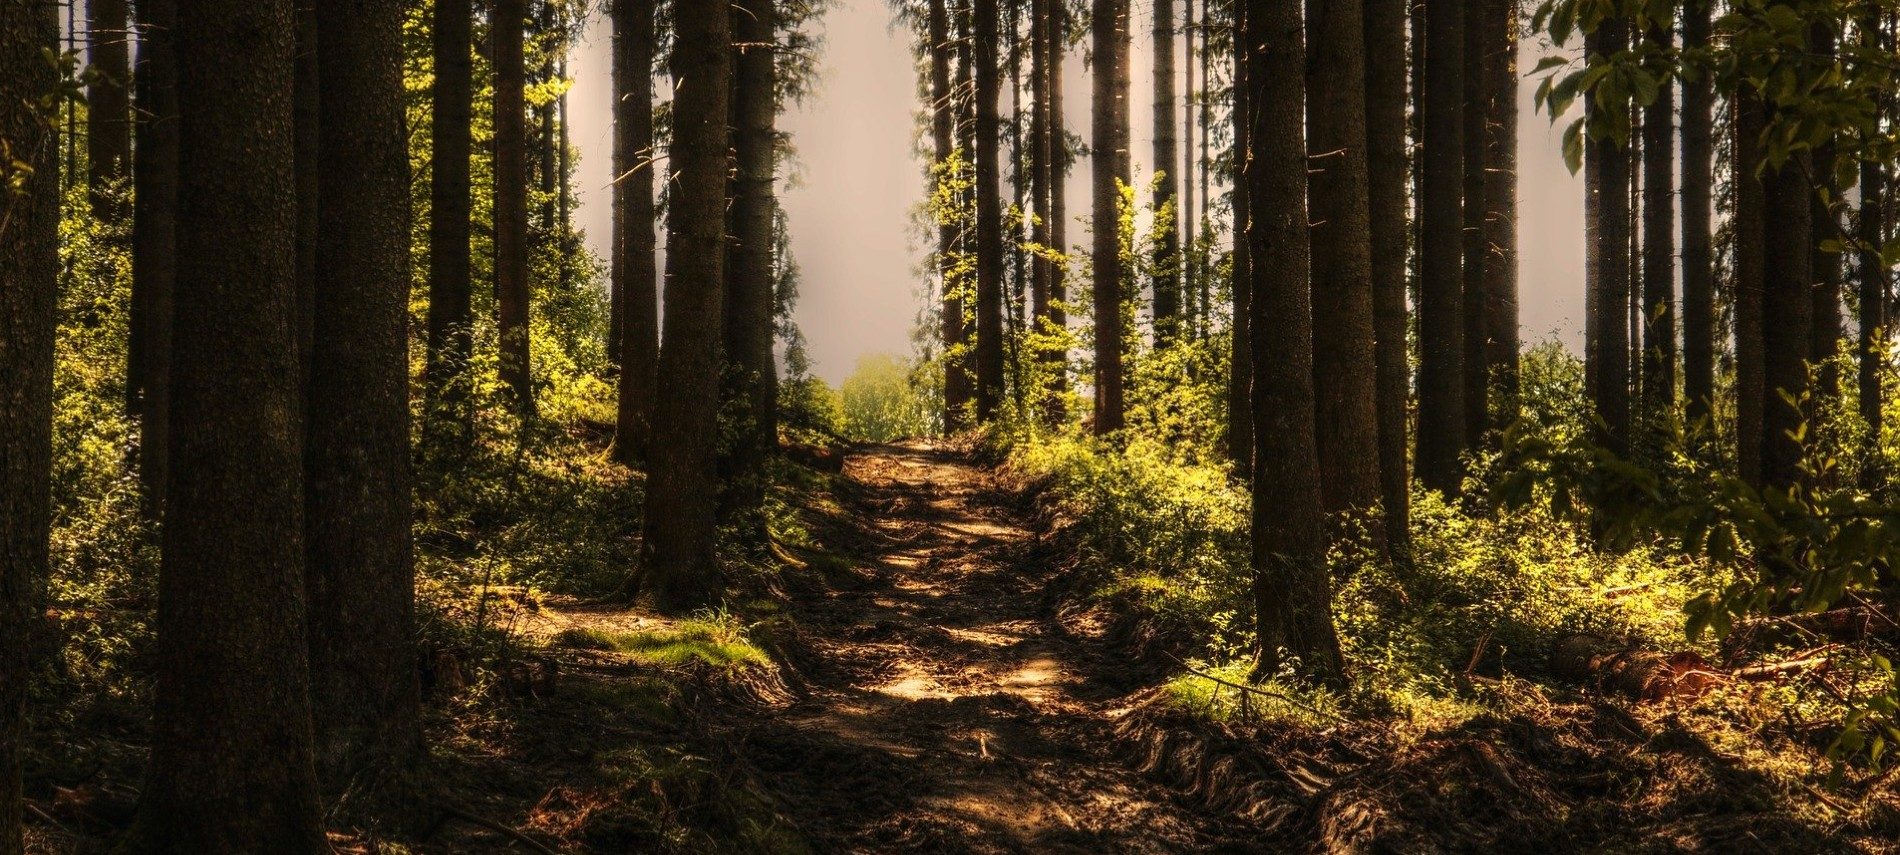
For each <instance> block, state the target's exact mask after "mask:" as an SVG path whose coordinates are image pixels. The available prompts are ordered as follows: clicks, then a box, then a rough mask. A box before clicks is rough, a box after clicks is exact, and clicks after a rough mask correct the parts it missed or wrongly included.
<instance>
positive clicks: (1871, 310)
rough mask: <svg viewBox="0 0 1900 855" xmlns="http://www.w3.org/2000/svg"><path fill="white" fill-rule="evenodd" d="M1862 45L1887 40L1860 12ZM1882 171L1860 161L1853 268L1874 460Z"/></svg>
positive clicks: (1861, 382) (1883, 329)
mask: <svg viewBox="0 0 1900 855" xmlns="http://www.w3.org/2000/svg"><path fill="white" fill-rule="evenodd" d="M1859 31H1860V39H1861V44H1862V45H1863V46H1864V47H1865V49H1867V50H1868V51H1869V52H1872V51H1878V50H1880V49H1881V48H1882V47H1884V46H1885V44H1886V41H1887V40H1886V38H1885V34H1884V33H1882V32H1881V27H1880V19H1879V16H1878V15H1875V14H1867V15H1864V16H1863V17H1862V18H1861V20H1860V23H1859ZM1877 109H1878V111H1879V112H1877V113H1876V114H1875V115H1876V118H1877V119H1890V118H1891V113H1892V102H1891V98H1884V99H1882V103H1880V104H1879V105H1878V108H1877ZM1886 188H1887V173H1886V168H1885V165H1884V164H1882V163H1880V162H1878V161H1874V160H1863V161H1861V164H1860V200H1861V201H1860V216H1859V218H1858V223H1857V226H1858V237H1859V239H1860V244H1861V251H1860V253H1859V264H1858V266H1857V269H1856V274H1857V275H1856V281H1855V285H1856V286H1857V287H1858V289H1859V294H1858V295H1857V296H1858V297H1859V303H1860V341H1859V346H1858V348H1857V354H1858V357H1859V376H1858V378H1857V380H1858V390H1857V391H1858V395H1857V398H1858V402H1859V404H1860V416H1861V418H1862V419H1863V420H1865V421H1866V422H1867V428H1868V433H1867V446H1868V451H1869V454H1868V459H1870V460H1871V459H1876V457H1875V455H1874V454H1873V451H1874V450H1875V449H1877V448H1878V447H1879V442H1880V434H1881V428H1882V421H1883V419H1882V417H1881V403H1882V393H1881V388H1880V379H1881V378H1880V370H1881V367H1882V366H1883V365H1884V364H1885V361H1886V358H1887V342H1888V332H1887V278H1888V277H1887V265H1886V262H1885V261H1884V260H1883V259H1882V258H1881V255H1880V249H1881V247H1882V246H1883V245H1884V244H1885V242H1886V236H1887V218H1888V216H1889V211H1888V203H1887V194H1886ZM1883 476H1884V473H1881V472H1879V471H1878V469H1877V468H1876V469H1875V471H1873V472H1872V473H1871V474H1870V475H1869V477H1868V478H1866V479H1863V480H1864V481H1866V482H1867V483H1868V485H1869V486H1872V485H1873V484H1875V483H1876V482H1877V481H1878V480H1879V479H1880V478H1881V477H1883Z"/></svg>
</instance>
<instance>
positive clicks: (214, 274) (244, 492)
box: [127, 0, 329, 853]
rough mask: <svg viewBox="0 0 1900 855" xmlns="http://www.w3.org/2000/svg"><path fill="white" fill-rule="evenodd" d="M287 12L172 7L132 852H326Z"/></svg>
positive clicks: (209, 2)
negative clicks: (154, 565) (159, 432)
mask: <svg viewBox="0 0 1900 855" xmlns="http://www.w3.org/2000/svg"><path fill="white" fill-rule="evenodd" d="M291 7H292V4H291V2H290V0H197V2H192V3H184V4H180V6H179V10H178V12H179V13H178V35H177V42H176V44H177V52H178V69H179V75H178V101H179V115H180V117H181V122H180V125H179V175H180V181H179V200H178V211H179V216H178V262H179V263H178V282H177V292H176V314H175V318H174V328H175V330H176V343H175V346H174V351H173V360H172V366H173V370H174V374H173V396H172V413H171V424H172V439H173V442H172V463H173V466H172V478H171V480H170V482H169V484H168V485H167V489H168V494H167V498H166V520H165V530H164V549H163V554H164V559H163V563H162V566H161V568H160V572H159V584H158V588H159V591H158V616H157V622H156V628H157V633H158V642H157V650H156V662H155V665H156V667H155V671H156V677H157V686H156V691H155V695H154V712H153V719H152V740H151V742H152V753H151V771H150V774H149V776H148V778H147V780H146V783H145V787H144V790H143V794H142V797H141V798H142V801H141V804H140V817H139V820H138V823H137V825H136V827H135V829H134V831H133V833H132V835H131V838H130V840H129V841H128V846H127V849H128V851H133V852H179V853H185V852H191V853H197V852H284V853H296V852H308V853H318V852H327V851H329V847H328V845H327V844H326V843H325V841H324V837H323V831H322V827H321V821H320V818H319V814H318V806H317V788H316V776H315V774H314V771H313V766H312V762H311V733H310V720H311V718H310V717H311V710H310V698H309V685H308V682H307V677H306V675H307V674H308V670H307V661H308V660H307V650H306V644H305V632H304V578H303V577H304V552H303V501H304V493H303V419H302V415H301V409H300V406H299V403H300V402H299V398H300V395H299V390H298V389H297V380H296V378H297V367H296V332H295V330H294V313H295V287H296V271H295V269H294V265H295V253H294V249H295V242H296V223H297V218H296V203H295V200H294V199H293V198H292V197H291V195H290V194H287V193H285V192H284V188H286V187H289V186H291V183H292V181H293V172H294V166H293V163H292V161H293V159H294V153H295V145H294V136H295V126H294V119H293V116H292V99H293V88H294V84H293V73H294V72H293V60H292V50H293V44H294V36H293V20H292V17H293V16H292V8H291ZM232 68H242V69H244V73H243V74H232V73H231V69H232Z"/></svg>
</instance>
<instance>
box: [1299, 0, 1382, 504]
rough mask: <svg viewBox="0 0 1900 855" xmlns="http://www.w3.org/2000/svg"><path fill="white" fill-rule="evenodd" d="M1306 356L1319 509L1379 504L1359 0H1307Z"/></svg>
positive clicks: (1363, 50) (1363, 59) (1363, 44)
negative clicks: (1313, 402)
mask: <svg viewBox="0 0 1900 855" xmlns="http://www.w3.org/2000/svg"><path fill="white" fill-rule="evenodd" d="M1306 21H1307V23H1306V26H1307V34H1308V35H1309V36H1310V37H1311V39H1312V50H1311V53H1309V54H1308V55H1307V65H1306V90H1307V93H1308V94H1309V96H1310V97H1308V98H1307V99H1306V128H1307V140H1306V148H1307V151H1308V158H1309V159H1308V169H1309V171H1310V174H1311V178H1310V188H1309V189H1310V192H1311V201H1312V214H1311V221H1312V223H1313V225H1312V229H1311V232H1310V235H1309V240H1310V242H1311V264H1312V296H1311V300H1312V324H1313V328H1312V333H1311V335H1312V347H1313V353H1312V360H1313V369H1314V384H1315V388H1316V390H1317V393H1318V401H1317V404H1318V409H1317V411H1316V412H1317V424H1318V432H1317V434H1316V436H1317V439H1318V443H1319V471H1320V482H1321V483H1320V485H1321V494H1322V497H1323V504H1322V507H1323V508H1324V510H1325V511H1327V512H1328V513H1335V514H1336V513H1345V512H1353V513H1358V512H1365V511H1370V510H1372V509H1373V508H1375V507H1377V506H1378V504H1379V411H1378V397H1379V396H1378V375H1377V371H1376V368H1375V366H1374V354H1373V350H1374V348H1375V346H1376V343H1375V340H1374V339H1375V335H1374V329H1373V323H1372V213H1371V203H1370V202H1369V201H1368V196H1367V194H1368V193H1369V185H1368V183H1367V182H1368V177H1367V168H1368V167H1367V154H1366V146H1367V129H1366V122H1367V120H1368V116H1367V113H1366V42H1365V38H1366V22H1365V7H1364V5H1363V4H1362V3H1361V2H1360V0H1307V4H1306Z"/></svg>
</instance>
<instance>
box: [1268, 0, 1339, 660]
mask: <svg viewBox="0 0 1900 855" xmlns="http://www.w3.org/2000/svg"><path fill="white" fill-rule="evenodd" d="M1301 25H1302V21H1301V16H1300V3H1299V0H1248V6H1247V18H1246V29H1245V30H1244V31H1243V35H1244V36H1245V45H1246V46H1247V54H1248V55H1247V57H1246V59H1245V61H1246V62H1247V63H1248V64H1249V65H1250V66H1251V67H1250V68H1249V69H1248V81H1249V84H1248V85H1249V87H1250V88H1251V92H1250V93H1249V96H1250V101H1251V102H1252V104H1253V110H1252V111H1251V112H1250V114H1249V122H1250V124H1251V128H1250V132H1249V134H1248V139H1249V140H1250V143H1249V145H1250V148H1249V154H1248V160H1249V168H1248V171H1247V186H1246V192H1247V194H1248V195H1249V196H1251V197H1253V198H1252V202H1251V205H1252V210H1253V213H1254V217H1253V220H1252V221H1251V223H1250V227H1249V229H1248V231H1247V237H1246V239H1247V241H1248V242H1249V243H1250V244H1252V247H1253V266H1252V267H1251V268H1250V271H1249V278H1250V282H1249V285H1250V286H1251V288H1252V290H1253V299H1252V301H1251V307H1252V310H1253V313H1254V314H1253V324H1252V325H1251V329H1252V330H1253V338H1254V355H1255V356H1256V357H1258V358H1257V359H1255V360H1254V363H1253V367H1254V378H1253V411H1254V424H1255V427H1256V430H1255V431H1254V437H1255V444H1254V472H1253V495H1254V502H1253V507H1254V510H1253V575H1254V602H1255V606H1254V608H1255V614H1256V616H1257V617H1256V620H1257V621H1258V623H1259V642H1258V643H1259V647H1260V651H1259V653H1260V658H1259V663H1258V666H1257V669H1258V671H1259V672H1262V673H1273V672H1274V671H1275V670H1277V669H1278V667H1279V665H1280V663H1281V662H1283V661H1285V658H1286V657H1288V656H1291V657H1295V658H1297V659H1298V660H1299V661H1300V664H1301V665H1302V666H1303V667H1305V668H1306V669H1309V670H1310V671H1311V672H1313V673H1315V674H1317V675H1319V676H1321V677H1323V678H1326V679H1330V680H1335V681H1336V680H1339V679H1341V672H1342V670H1343V668H1344V666H1343V663H1342V662H1341V660H1340V652H1339V638H1338V636H1337V634H1336V633H1335V632H1334V629H1333V620H1332V580H1331V576H1330V575H1329V572H1328V570H1327V567H1326V537H1325V534H1324V532H1323V529H1322V526H1323V515H1322V512H1321V504H1320V477H1319V476H1320V473H1319V453H1318V450H1317V448H1316V444H1315V440H1314V431H1315V421H1314V395H1313V327H1312V317H1313V315H1312V304H1311V300H1312V295H1311V291H1310V290H1309V288H1308V285H1307V278H1308V272H1309V271H1308V255H1307V253H1308V248H1307V241H1308V234H1307V212H1306V171H1307V170H1306V144H1305V142H1304V140H1303V139H1302V138H1301V137H1302V134H1301V125H1302V120H1303V118H1304V115H1303V110H1304V109H1305V108H1304V103H1303V102H1304V101H1305V92H1304V90H1305V86H1304V74H1305V64H1306V57H1305V48H1304V46H1303V45H1302V35H1301ZM1327 32H1329V34H1330V33H1332V32H1333V31H1332V30H1328V31H1327Z"/></svg>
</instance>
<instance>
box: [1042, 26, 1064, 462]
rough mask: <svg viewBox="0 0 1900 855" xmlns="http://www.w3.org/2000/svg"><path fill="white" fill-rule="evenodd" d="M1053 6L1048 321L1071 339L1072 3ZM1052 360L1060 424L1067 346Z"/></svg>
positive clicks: (1053, 405) (1052, 410)
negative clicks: (1066, 83)
mask: <svg viewBox="0 0 1900 855" xmlns="http://www.w3.org/2000/svg"><path fill="white" fill-rule="evenodd" d="M1046 2H1048V4H1049V48H1048V50H1049V61H1048V69H1049V111H1048V112H1049V245H1050V246H1051V247H1054V248H1055V250H1056V251H1057V252H1058V253H1061V254H1062V258H1063V260H1062V261H1060V262H1057V263H1056V264H1054V265H1052V266H1051V267H1050V269H1049V312H1048V319H1047V320H1046V321H1045V323H1046V324H1047V328H1048V329H1049V330H1050V331H1051V332H1054V333H1059V334H1062V335H1063V336H1065V337H1066V336H1067V334H1068V330H1069V312H1068V309H1067V302H1066V301H1067V300H1068V298H1069V287H1068V276H1069V264H1068V256H1069V199H1068V193H1067V190H1066V187H1067V185H1068V177H1069V161H1070V155H1069V131H1068V126H1067V123H1066V122H1064V120H1063V115H1062V61H1063V60H1064V59H1066V58H1067V57H1068V55H1069V17H1068V8H1069V7H1068V4H1067V3H1063V2H1061V0H1046ZM1046 358H1047V359H1048V360H1049V370H1050V378H1049V395H1050V401H1049V420H1050V422H1051V423H1052V424H1060V423H1061V422H1062V421H1063V420H1064V419H1065V418H1066V417H1067V414H1066V412H1065V410H1066V409H1067V407H1068V394H1069V376H1068V375H1069V352H1068V349H1067V347H1066V346H1064V347H1061V348H1055V349H1051V350H1050V351H1049V353H1048V355H1047V357H1046Z"/></svg>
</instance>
